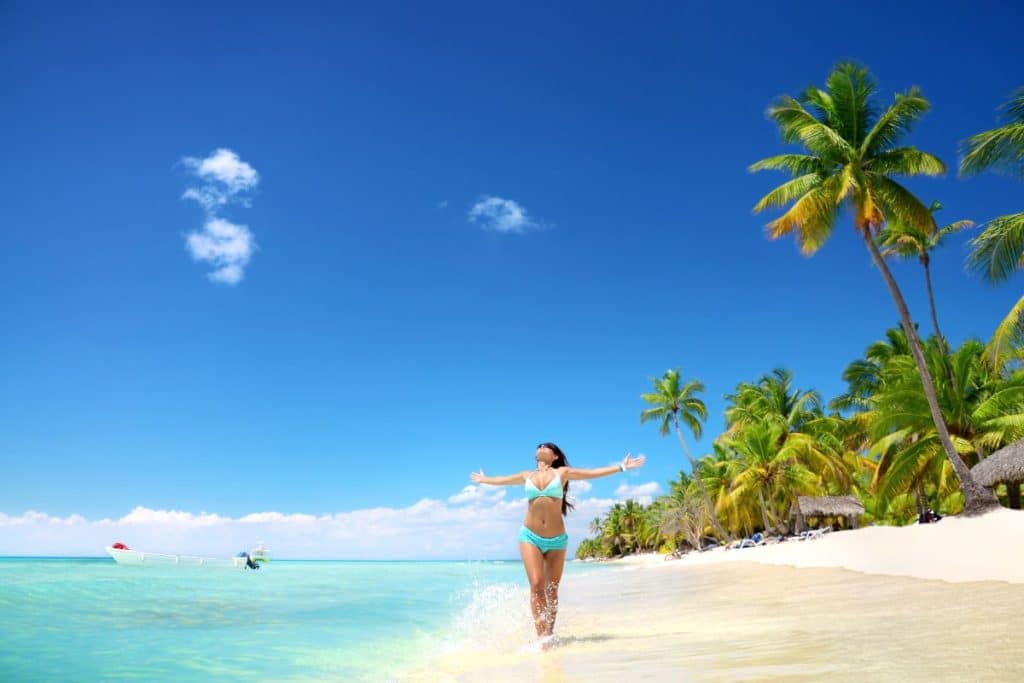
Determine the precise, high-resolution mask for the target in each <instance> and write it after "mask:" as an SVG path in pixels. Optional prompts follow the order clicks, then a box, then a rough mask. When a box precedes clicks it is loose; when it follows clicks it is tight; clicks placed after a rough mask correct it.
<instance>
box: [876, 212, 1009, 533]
mask: <svg viewBox="0 0 1024 683" xmlns="http://www.w3.org/2000/svg"><path fill="white" fill-rule="evenodd" d="M860 232H861V236H862V237H863V238H864V242H865V244H867V245H868V251H870V252H871V258H872V259H873V260H874V262H875V265H876V266H878V269H879V270H880V271H882V277H883V278H885V284H886V285H887V286H888V287H889V293H890V294H891V295H892V299H893V301H894V302H895V303H896V309H897V310H898V311H899V313H900V323H901V324H902V325H903V331H904V332H905V333H906V335H907V341H909V342H910V351H911V353H913V355H914V361H915V362H916V363H917V370H918V372H919V373H920V374H921V384H922V385H924V395H925V397H926V398H927V399H928V407H929V408H930V409H931V413H932V422H934V423H935V430H936V431H937V432H938V433H939V441H941V442H942V447H943V448H944V449H945V450H946V457H948V458H949V462H950V463H951V464H952V465H953V470H954V471H955V472H956V476H957V478H958V479H959V480H960V488H961V489H962V490H963V492H964V499H965V500H964V514H965V515H978V514H982V513H984V512H988V511H989V510H992V509H994V508H997V507H999V501H998V499H996V497H995V494H994V493H992V492H991V491H989V490H988V489H986V488H984V487H983V486H980V485H979V484H978V483H977V482H976V481H974V477H972V476H971V471H970V470H969V469H968V468H967V465H965V464H964V461H963V460H962V459H961V458H960V455H959V454H958V453H957V452H956V449H955V448H953V442H952V441H951V440H950V438H949V429H947V428H946V422H945V420H943V419H942V411H941V410H940V408H939V399H938V396H937V395H936V393H935V383H934V382H933V381H932V376H931V373H930V372H928V365H927V364H926V363H925V360H924V351H923V350H922V349H921V340H920V339H918V337H917V331H916V330H915V329H914V323H913V321H912V320H911V319H910V311H909V310H908V309H907V302H906V301H904V299H903V294H902V293H901V292H900V288H899V286H898V285H897V284H896V280H894V279H893V277H892V273H891V272H889V266H888V265H886V263H885V259H883V258H882V254H881V253H880V252H879V251H878V245H876V244H875V241H874V240H873V239H872V238H871V230H870V228H867V229H864V230H861V231H860Z"/></svg>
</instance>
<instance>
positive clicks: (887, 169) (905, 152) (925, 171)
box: [864, 147, 946, 176]
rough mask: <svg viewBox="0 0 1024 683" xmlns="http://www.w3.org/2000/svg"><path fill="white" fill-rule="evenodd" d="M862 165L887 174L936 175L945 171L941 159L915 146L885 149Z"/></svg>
mask: <svg viewBox="0 0 1024 683" xmlns="http://www.w3.org/2000/svg"><path fill="white" fill-rule="evenodd" d="M864 167H865V168H869V169H871V170H872V171H874V172H876V173H883V174H885V175H887V176H917V175H927V176H937V175H942V174H943V173H945V172H946V164H944V163H942V160H941V159H939V158H938V157H937V156H934V155H932V154H928V153H927V152H922V151H921V150H919V149H917V148H915V147H897V148H895V149H890V150H886V151H885V152H881V153H880V154H876V155H875V156H873V157H871V158H870V159H868V160H867V161H866V162H865V163H864Z"/></svg>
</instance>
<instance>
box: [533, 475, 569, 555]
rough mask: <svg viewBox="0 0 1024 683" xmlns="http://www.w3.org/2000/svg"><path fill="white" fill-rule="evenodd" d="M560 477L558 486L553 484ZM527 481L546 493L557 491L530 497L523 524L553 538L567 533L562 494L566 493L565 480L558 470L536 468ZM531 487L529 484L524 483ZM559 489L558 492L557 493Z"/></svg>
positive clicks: (535, 531)
mask: <svg viewBox="0 0 1024 683" xmlns="http://www.w3.org/2000/svg"><path fill="white" fill-rule="evenodd" d="M556 477H558V486H557V488H556V487H555V486H551V483H552V482H553V481H554V480H555V478H556ZM527 481H528V482H529V483H530V484H533V486H534V487H536V489H537V490H539V491H541V492H544V493H555V495H557V496H558V497H557V498H556V497H555V496H553V495H541V496H537V497H536V498H530V499H528V500H527V501H526V520H525V521H524V522H523V525H524V526H525V527H526V528H527V529H529V530H530V531H532V532H533V533H535V534H537V535H538V536H544V537H546V538H551V537H552V536H558V535H559V534H564V533H565V520H564V519H563V517H562V495H564V488H563V486H564V480H563V479H562V477H561V473H560V472H559V471H558V470H543V471H541V470H535V471H533V472H530V474H529V476H528V477H527ZM524 488H527V489H529V484H527V485H524ZM556 491H557V493H556Z"/></svg>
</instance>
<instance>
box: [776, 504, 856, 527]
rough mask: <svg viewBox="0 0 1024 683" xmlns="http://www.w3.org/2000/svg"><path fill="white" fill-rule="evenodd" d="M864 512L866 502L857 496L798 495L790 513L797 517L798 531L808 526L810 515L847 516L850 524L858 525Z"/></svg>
mask: <svg viewBox="0 0 1024 683" xmlns="http://www.w3.org/2000/svg"><path fill="white" fill-rule="evenodd" d="M863 514H864V504H863V503H861V502H860V500H859V499H858V498H857V497H856V496H797V499H796V505H794V506H793V510H792V512H791V513H790V515H791V516H794V517H796V528H797V531H801V530H802V529H803V528H804V526H806V523H807V522H806V520H807V518H808V517H819V518H821V517H845V518H846V520H847V521H848V522H849V523H850V526H852V527H856V526H857V521H858V520H859V519H860V516H861V515H863Z"/></svg>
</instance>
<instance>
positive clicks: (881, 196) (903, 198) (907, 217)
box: [870, 173, 936, 235]
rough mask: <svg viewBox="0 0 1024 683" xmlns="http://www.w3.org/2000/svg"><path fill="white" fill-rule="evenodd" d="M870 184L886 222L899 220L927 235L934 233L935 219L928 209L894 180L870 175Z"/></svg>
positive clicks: (873, 174)
mask: <svg viewBox="0 0 1024 683" xmlns="http://www.w3.org/2000/svg"><path fill="white" fill-rule="evenodd" d="M870 175H871V184H872V186H873V187H874V190H875V193H876V195H877V197H878V203H879V204H880V205H881V207H882V210H883V211H884V213H885V218H886V220H893V219H895V220H899V221H901V222H903V223H906V224H908V225H912V226H914V227H916V228H917V229H918V230H923V231H925V232H927V233H928V234H929V235H931V234H933V233H934V232H935V231H936V226H935V217H934V216H932V212H931V211H929V210H928V207H927V206H925V205H924V204H922V203H921V200H920V199H918V198H917V197H916V196H915V195H914V194H913V193H912V192H911V191H910V190H908V189H907V188H905V187H903V186H902V185H900V184H899V183H897V182H896V181H895V180H890V179H889V178H887V177H885V176H883V175H879V174H876V173H872V174H870Z"/></svg>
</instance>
